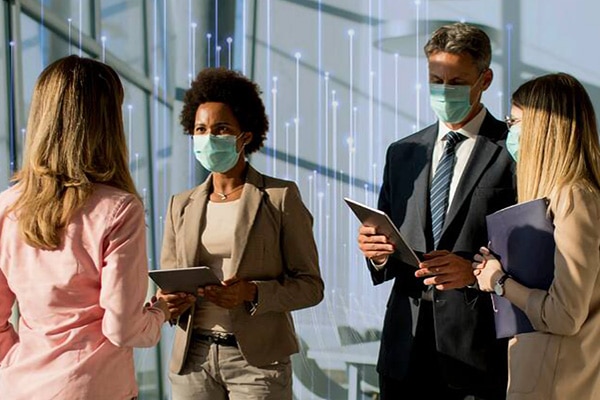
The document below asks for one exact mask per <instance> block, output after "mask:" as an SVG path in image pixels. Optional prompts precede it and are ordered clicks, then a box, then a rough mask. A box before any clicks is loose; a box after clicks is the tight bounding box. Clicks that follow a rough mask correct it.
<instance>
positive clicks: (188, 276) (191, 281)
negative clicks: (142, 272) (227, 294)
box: [148, 266, 221, 294]
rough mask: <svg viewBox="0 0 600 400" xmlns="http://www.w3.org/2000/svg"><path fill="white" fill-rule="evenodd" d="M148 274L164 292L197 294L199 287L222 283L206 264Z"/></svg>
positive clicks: (160, 270) (155, 271)
mask: <svg viewBox="0 0 600 400" xmlns="http://www.w3.org/2000/svg"><path fill="white" fill-rule="evenodd" d="M148 275H149V276H150V278H151V279H152V280H153V281H154V283H156V285H157V286H158V287H159V288H160V289H161V290H162V291H163V292H169V293H172V292H186V293H193V294H196V291H197V289H198V288H199V287H203V286H208V285H221V281H220V280H219V278H217V276H216V275H215V274H214V272H213V271H212V270H211V269H210V268H209V267H205V266H201V267H189V268H174V269H159V270H154V271H149V272H148Z"/></svg>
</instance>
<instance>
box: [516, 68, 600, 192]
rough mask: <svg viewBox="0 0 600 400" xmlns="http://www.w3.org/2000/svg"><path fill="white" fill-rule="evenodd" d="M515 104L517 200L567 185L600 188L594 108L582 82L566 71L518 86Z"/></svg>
mask: <svg viewBox="0 0 600 400" xmlns="http://www.w3.org/2000/svg"><path fill="white" fill-rule="evenodd" d="M512 101H513V104H514V105H515V106H516V107H518V108H520V109H522V110H523V118H522V127H521V132H522V133H521V137H520V143H519V146H520V150H519V160H518V163H517V190H518V194H519V201H520V202H522V201H527V200H533V199H536V198H541V197H549V196H551V195H552V194H554V193H560V192H561V191H562V189H563V188H565V187H573V186H574V185H578V186H581V187H583V188H586V189H588V190H593V191H599V190H600V145H599V143H598V129H597V125H596V115H595V113H594V107H593V105H592V102H591V100H590V97H589V96H588V94H587V92H586V90H585V88H584V87H583V85H582V84H581V83H580V82H579V81H578V80H577V79H575V78H574V77H573V76H571V75H568V74H565V73H557V74H548V75H544V76H541V77H539V78H535V79H533V80H530V81H528V82H526V83H524V84H523V85H521V86H520V87H519V88H518V89H517V90H516V91H515V93H514V94H513V99H512Z"/></svg>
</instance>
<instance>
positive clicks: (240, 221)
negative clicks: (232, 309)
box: [231, 165, 264, 276]
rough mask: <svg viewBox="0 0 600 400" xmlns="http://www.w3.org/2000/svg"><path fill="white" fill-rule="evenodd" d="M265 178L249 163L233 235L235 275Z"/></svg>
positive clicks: (232, 266) (232, 259)
mask: <svg viewBox="0 0 600 400" xmlns="http://www.w3.org/2000/svg"><path fill="white" fill-rule="evenodd" d="M263 187H264V178H263V176H262V175H261V174H260V173H259V172H258V171H256V170H255V169H254V168H252V167H251V166H250V165H248V172H247V174H246V183H245V184H244V189H243V192H242V197H241V202H240V209H239V213H238V217H237V221H236V227H235V233H234V236H233V249H232V254H231V268H232V271H233V275H234V276H236V275H237V272H238V269H239V267H240V262H241V261H242V256H243V254H244V251H245V250H246V245H247V244H248V237H249V236H250V231H251V229H252V226H253V225H254V220H255V219H256V214H257V213H258V210H259V208H260V205H261V202H262V198H263V193H264V192H263V190H262V189H263Z"/></svg>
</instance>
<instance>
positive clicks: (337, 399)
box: [291, 338, 348, 400]
mask: <svg viewBox="0 0 600 400" xmlns="http://www.w3.org/2000/svg"><path fill="white" fill-rule="evenodd" d="M298 342H299V344H300V352H299V353H297V354H294V355H292V357H291V359H292V371H293V373H294V375H295V376H296V377H297V378H298V380H299V381H300V382H301V383H302V385H303V386H304V387H305V388H306V389H308V390H310V391H311V392H312V393H313V394H314V395H316V396H318V397H320V398H322V399H327V400H342V399H347V398H348V390H347V389H346V388H344V387H343V386H341V385H340V384H339V383H337V382H336V381H334V380H333V379H331V378H330V377H329V376H328V375H327V374H326V373H325V372H324V371H323V370H322V369H321V368H320V367H319V365H318V364H317V363H316V362H315V360H313V359H311V358H308V357H307V356H306V353H307V351H308V345H307V344H306V342H305V341H304V340H303V339H302V338H298Z"/></svg>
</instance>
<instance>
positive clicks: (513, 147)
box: [506, 124, 521, 161]
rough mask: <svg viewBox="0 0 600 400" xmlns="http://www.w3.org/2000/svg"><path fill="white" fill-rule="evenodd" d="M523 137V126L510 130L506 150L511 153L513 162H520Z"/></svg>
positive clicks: (518, 125)
mask: <svg viewBox="0 0 600 400" xmlns="http://www.w3.org/2000/svg"><path fill="white" fill-rule="evenodd" d="M520 137H521V124H515V125H512V126H511V127H510V128H508V135H507V136H506V150H508V152H509V153H510V156H511V157H512V158H513V160H515V161H518V160H519V138H520Z"/></svg>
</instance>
